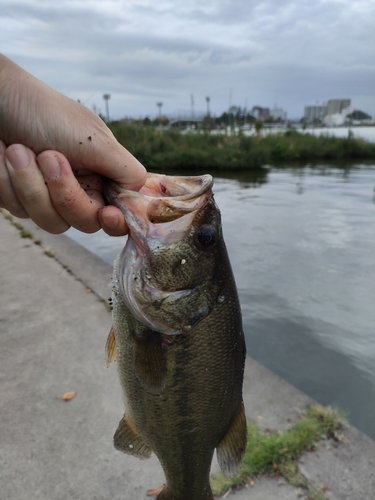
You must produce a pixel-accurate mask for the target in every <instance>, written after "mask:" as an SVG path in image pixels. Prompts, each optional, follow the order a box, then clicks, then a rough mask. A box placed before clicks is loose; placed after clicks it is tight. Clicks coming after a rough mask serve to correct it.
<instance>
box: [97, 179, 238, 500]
mask: <svg viewBox="0 0 375 500" xmlns="http://www.w3.org/2000/svg"><path fill="white" fill-rule="evenodd" d="M212 184H213V181H212V177H211V176H210V175H203V176H197V177H170V176H165V175H158V174H149V175H148V178H147V181H146V184H145V186H144V187H143V188H142V189H141V191H140V192H139V193H138V192H134V191H128V190H124V189H122V188H120V187H119V186H118V185H116V184H114V183H112V182H108V184H107V187H106V197H107V199H108V201H109V203H111V204H113V205H116V206H117V207H119V208H120V209H121V210H122V212H123V214H124V217H125V220H126V222H127V224H128V226H129V237H128V241H127V243H126V246H125V248H124V249H123V251H122V252H121V253H120V255H119V256H118V257H117V259H116V261H115V265H114V274H113V293H112V301H113V327H112V329H111V332H110V335H109V337H108V341H107V346H106V350H107V361H108V363H110V362H111V361H112V360H114V359H115V358H116V360H117V364H118V374H119V378H120V384H121V387H122V391H123V396H124V402H125V407H126V412H125V415H124V417H123V418H122V420H121V421H120V424H119V427H118V429H117V431H116V433H115V435H114V445H115V447H116V448H117V449H118V450H121V451H123V452H125V453H128V454H131V455H134V456H135V457H138V458H141V459H142V458H148V457H149V456H150V455H151V453H152V452H154V453H155V454H156V455H157V457H158V459H159V461H160V463H161V465H162V467H163V470H164V473H165V478H166V484H165V486H164V489H163V490H162V491H161V493H160V494H159V496H158V500H208V499H212V498H213V497H212V492H211V488H210V483H209V473H210V468H211V462H212V457H213V453H214V450H215V448H216V452H217V459H218V462H219V465H220V467H221V469H222V470H223V472H224V474H225V475H227V476H234V475H236V474H237V473H238V472H239V471H240V468H241V463H242V458H243V455H244V452H245V448H246V439H247V431H246V418H245V412H244V406H243V401H242V381H243V371H244V363H245V355H246V348H245V340H244V334H243V331H242V321H241V311H240V305H239V301H238V296H237V290H236V285H235V281H234V278H233V273H232V270H231V266H230V262H229V258H228V255H227V251H226V247H225V243H224V240H223V235H222V229H221V219H220V212H219V209H218V207H217V205H216V204H215V201H214V199H213V195H212Z"/></svg>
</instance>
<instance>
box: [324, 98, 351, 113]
mask: <svg viewBox="0 0 375 500" xmlns="http://www.w3.org/2000/svg"><path fill="white" fill-rule="evenodd" d="M350 104H351V100H350V99H330V100H329V101H328V102H327V112H326V115H335V114H337V113H342V111H343V110H344V109H346V108H349V107H350Z"/></svg>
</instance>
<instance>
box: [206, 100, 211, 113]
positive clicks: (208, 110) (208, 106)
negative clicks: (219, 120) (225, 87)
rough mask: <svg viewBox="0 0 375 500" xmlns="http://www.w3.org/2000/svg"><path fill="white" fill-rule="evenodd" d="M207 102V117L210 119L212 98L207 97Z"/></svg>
mask: <svg viewBox="0 0 375 500" xmlns="http://www.w3.org/2000/svg"><path fill="white" fill-rule="evenodd" d="M206 101H207V117H208V118H209V117H210V98H209V97H206Z"/></svg>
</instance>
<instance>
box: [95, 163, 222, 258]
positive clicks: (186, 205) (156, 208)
mask: <svg viewBox="0 0 375 500" xmlns="http://www.w3.org/2000/svg"><path fill="white" fill-rule="evenodd" d="M212 185H213V179H212V176H211V175H209V174H205V175H199V176H191V177H182V176H181V177H179V176H166V175H162V174H153V173H149V174H147V178H146V182H145V184H144V186H143V187H142V188H141V189H140V191H139V192H138V191H131V190H128V189H123V188H122V187H121V186H119V185H118V184H117V183H115V182H113V181H111V180H106V182H105V186H104V196H105V199H106V201H107V202H108V204H111V205H114V206H116V207H117V208H119V209H120V210H121V212H122V213H123V215H124V218H125V221H126V223H127V225H128V227H129V231H130V235H131V237H132V238H134V240H135V242H136V243H137V246H141V247H142V248H143V249H144V250H145V245H146V246H148V245H149V244H150V242H151V240H164V241H166V240H167V241H169V242H171V241H172V240H175V241H178V240H180V239H181V238H182V237H184V235H185V234H186V233H187V232H188V231H189V229H190V227H191V224H192V222H193V220H194V218H195V214H196V213H197V212H198V211H199V210H201V209H202V208H204V206H205V205H206V204H207V203H208V201H209V200H210V199H211V196H212ZM178 219H180V221H178ZM176 221H178V222H176ZM171 222H173V225H172V224H169V223H171Z"/></svg>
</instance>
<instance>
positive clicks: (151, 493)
mask: <svg viewBox="0 0 375 500" xmlns="http://www.w3.org/2000/svg"><path fill="white" fill-rule="evenodd" d="M162 489H163V486H162V487H161V488H154V489H152V490H147V496H148V497H153V496H156V495H159V493H160V492H161V490H162Z"/></svg>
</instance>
